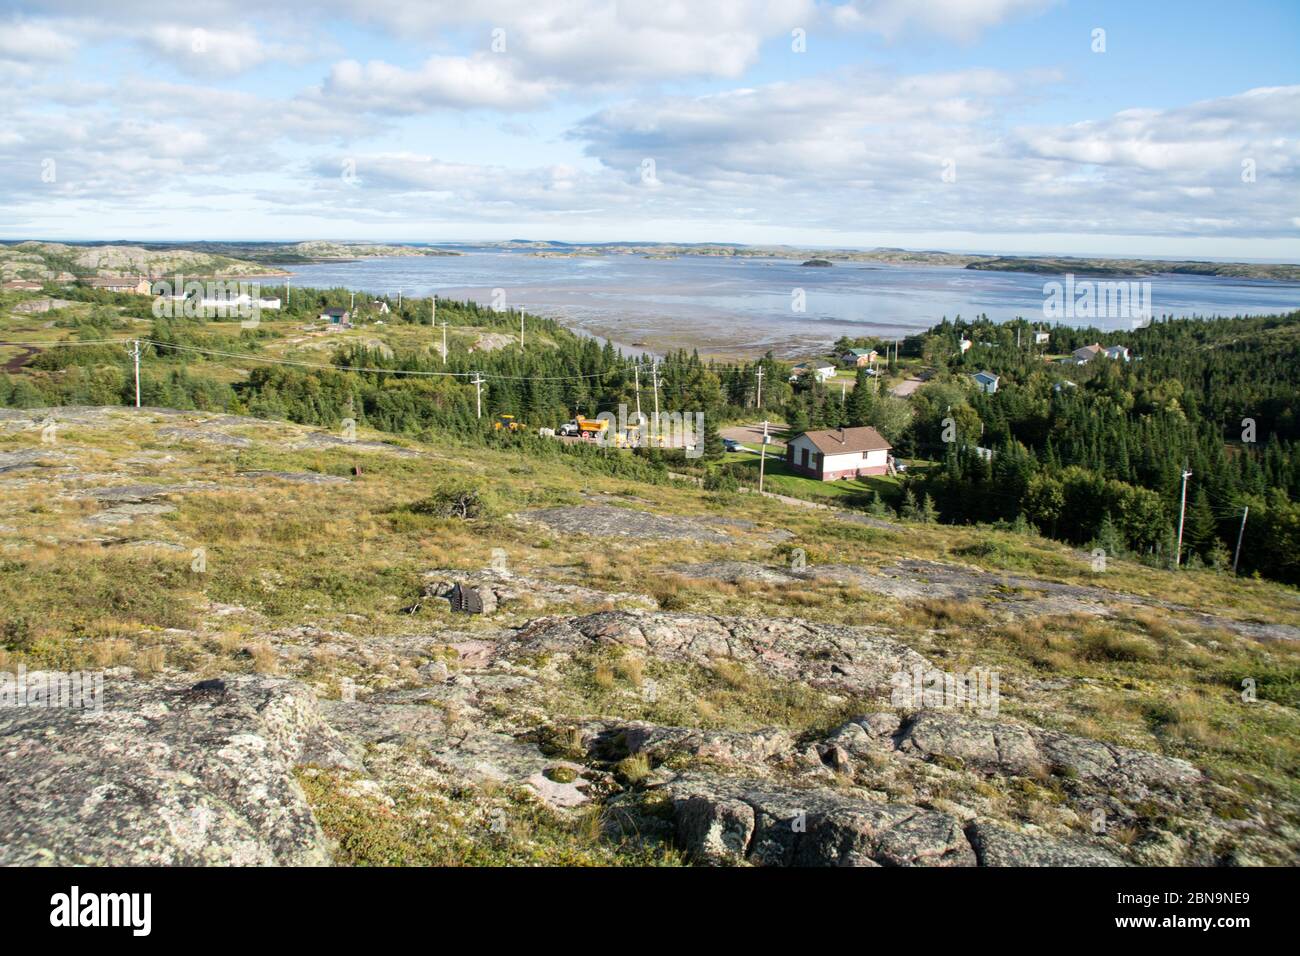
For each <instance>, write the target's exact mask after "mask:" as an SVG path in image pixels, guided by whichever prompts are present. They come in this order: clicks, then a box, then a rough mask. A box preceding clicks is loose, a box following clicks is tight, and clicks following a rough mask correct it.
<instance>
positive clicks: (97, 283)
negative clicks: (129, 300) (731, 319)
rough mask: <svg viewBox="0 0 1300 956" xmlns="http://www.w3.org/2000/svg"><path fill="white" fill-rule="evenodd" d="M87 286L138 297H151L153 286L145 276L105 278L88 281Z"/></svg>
mask: <svg viewBox="0 0 1300 956" xmlns="http://www.w3.org/2000/svg"><path fill="white" fill-rule="evenodd" d="M86 284H87V285H89V286H91V287H92V288H95V289H103V290H104V291H105V292H133V293H135V294H136V295H149V294H150V293H151V292H152V291H153V286H152V285H151V284H150V282H149V279H148V278H147V277H145V276H104V277H99V276H97V277H94V278H91V279H87V280H86Z"/></svg>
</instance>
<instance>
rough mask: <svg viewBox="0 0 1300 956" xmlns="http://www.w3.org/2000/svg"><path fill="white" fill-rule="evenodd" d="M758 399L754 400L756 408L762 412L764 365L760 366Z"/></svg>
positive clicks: (760, 364)
mask: <svg viewBox="0 0 1300 956" xmlns="http://www.w3.org/2000/svg"><path fill="white" fill-rule="evenodd" d="M756 374H757V375H758V397H757V398H756V399H755V400H754V404H755V406H756V407H757V408H758V409H759V410H762V408H763V363H762V362H760V363H759V364H758V372H757V373H756Z"/></svg>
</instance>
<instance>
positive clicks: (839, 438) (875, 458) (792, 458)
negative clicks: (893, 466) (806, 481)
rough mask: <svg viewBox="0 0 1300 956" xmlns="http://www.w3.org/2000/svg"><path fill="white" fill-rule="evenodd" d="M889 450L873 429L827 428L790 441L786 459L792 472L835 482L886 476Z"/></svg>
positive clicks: (887, 444)
mask: <svg viewBox="0 0 1300 956" xmlns="http://www.w3.org/2000/svg"><path fill="white" fill-rule="evenodd" d="M890 448H891V446H890V444H889V442H887V441H885V439H884V438H883V437H882V436H881V434H880V432H878V431H876V430H875V429H874V428H869V427H862V428H827V429H822V430H820V431H812V432H804V433H803V434H801V435H798V436H797V437H795V438H793V439H791V440H790V442H789V443H788V444H787V445H786V446H785V460H786V464H787V465H789V466H790V468H791V469H792V470H793V471H796V472H801V473H803V474H806V475H807V476H808V477H810V478H817V479H820V480H821V481H834V480H836V479H837V478H858V477H861V476H864V475H883V474H886V473H887V472H888V471H889V452H890Z"/></svg>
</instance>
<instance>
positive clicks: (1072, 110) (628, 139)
mask: <svg viewBox="0 0 1300 956" xmlns="http://www.w3.org/2000/svg"><path fill="white" fill-rule="evenodd" d="M1297 50H1300V3H1297V2H1296V0H1274V2H1264V0H1238V2H1235V3H1233V4H1230V5H1225V4H1222V3H1217V2H1213V3H1212V2H1208V0H1177V2H1175V0H1144V2H1141V3H1137V2H1133V0H1127V2H1109V0H1100V2H1089V3H1084V2H1078V0H1074V2H1071V0H710V2H696V0H636V2H634V0H472V2H466V0H418V2H409V3H408V2H399V0H325V2H317V3H293V4H271V3H266V2H265V0H263V2H257V3H254V2H248V0H187V2H185V3H184V4H176V3H174V2H169V3H157V2H145V0H114V2H112V3H104V2H102V0H47V2H39V3H36V2H17V3H15V2H13V0H0V237H3V238H7V239H28V238H36V239H72V240H78V239H95V240H121V239H130V240H196V239H208V240H219V239H231V240H235V239H239V240H249V239H266V240H285V241H288V240H302V239H338V240H371V241H392V242H399V241H407V242H410V241H415V242H463V241H476V240H502V239H518V238H522V239H555V240H564V241H570V242H597V241H603V242H615V241H660V242H732V243H748V244H774V243H783V244H791V245H799V246H807V247H861V248H870V247H877V246H888V247H895V246H896V247H903V248H909V249H948V250H954V251H980V252H1000V253H1008V254H1016V253H1022V254H1035V253H1036V254H1072V255H1112V256H1120V255H1124V256H1162V257H1165V256H1186V257H1196V258H1222V259H1259V260H1282V261H1292V262H1296V261H1300V67H1298V66H1297V57H1296V52H1297Z"/></svg>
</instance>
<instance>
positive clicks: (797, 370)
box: [790, 362, 835, 382]
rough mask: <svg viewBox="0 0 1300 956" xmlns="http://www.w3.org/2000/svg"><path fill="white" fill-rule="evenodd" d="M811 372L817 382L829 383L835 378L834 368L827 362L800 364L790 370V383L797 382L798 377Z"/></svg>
mask: <svg viewBox="0 0 1300 956" xmlns="http://www.w3.org/2000/svg"><path fill="white" fill-rule="evenodd" d="M809 372H811V373H812V374H813V375H816V376H817V380H818V381H819V382H829V381H830V380H831V379H832V378H834V377H835V366H834V365H831V364H829V363H827V362H800V363H799V364H798V365H796V366H795V367H794V368H792V369H791V370H790V381H792V382H797V381H799V376H800V375H806V374H808V373H809Z"/></svg>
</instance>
